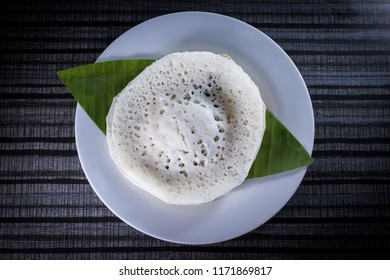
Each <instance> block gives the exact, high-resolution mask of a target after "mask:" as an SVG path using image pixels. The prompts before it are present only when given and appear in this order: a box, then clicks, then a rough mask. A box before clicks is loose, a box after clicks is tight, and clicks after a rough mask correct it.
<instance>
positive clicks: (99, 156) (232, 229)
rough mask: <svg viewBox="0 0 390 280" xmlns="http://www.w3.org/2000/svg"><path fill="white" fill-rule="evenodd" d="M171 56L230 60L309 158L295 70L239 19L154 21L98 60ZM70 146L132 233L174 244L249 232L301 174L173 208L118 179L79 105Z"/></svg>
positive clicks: (309, 120) (309, 115) (307, 107)
mask: <svg viewBox="0 0 390 280" xmlns="http://www.w3.org/2000/svg"><path fill="white" fill-rule="evenodd" d="M178 51H211V52H214V53H225V54H228V55H230V56H231V57H232V58H233V60H235V61H236V62H237V63H238V64H239V65H240V66H241V67H242V68H243V69H244V70H245V71H246V72H247V73H248V74H249V75H250V76H251V77H252V79H253V80H254V82H255V83H256V84H257V85H258V86H259V88H260V92H261V94H262V97H263V99H264V101H265V103H266V105H267V108H268V110H270V111H271V112H272V113H273V114H274V115H275V116H276V117H277V118H278V119H279V120H280V121H281V122H282V123H283V124H284V125H285V126H286V127H287V128H288V129H289V130H290V131H291V132H292V133H293V134H294V135H295V136H296V138H297V139H298V140H299V141H300V142H301V143H302V144H303V146H304V147H305V148H306V150H307V151H309V153H311V151H312V148H313V140H314V118H313V110H312V106H311V102H310V97H309V94H308V91H307V88H306V86H305V83H304V81H303V79H302V77H301V75H300V73H299V72H298V70H297V68H296V67H295V65H294V64H293V62H292V61H291V60H290V58H289V57H288V56H287V55H286V53H285V52H284V51H283V50H282V49H281V48H280V47H279V46H278V45H277V44H276V43H274V42H273V41H272V40H271V39H270V38H269V37H267V36H266V35H265V34H263V33H262V32H260V31H259V30H257V29H255V28H253V27H252V26H250V25H248V24H246V23H244V22H241V21H239V20H236V19H233V18H230V17H226V16H222V15H218V14H212V13H203V12H185V13H175V14H169V15H165V16H161V17H157V18H154V19H151V20H149V21H146V22H144V23H142V24H140V25H138V26H136V27H134V28H132V29H130V30H129V31H127V32H126V33H124V34H123V35H122V36H120V37H119V38H118V39H116V40H115V41H114V42H113V43H112V44H111V45H110V46H109V47H108V48H107V49H106V50H105V51H104V52H103V53H102V54H101V56H100V57H99V59H98V61H107V60H114V59H125V58H160V57H162V56H164V55H166V54H168V53H172V52H178ZM76 144H77V150H78V154H79V158H80V161H81V164H82V167H83V169H84V172H85V174H86V176H87V178H88V180H89V182H90V184H91V186H92V187H93V189H94V190H95V192H96V193H97V195H98V196H99V197H100V199H101V200H102V201H103V202H104V203H105V205H106V206H107V207H108V208H109V209H110V210H111V211H112V212H113V213H115V215H117V216H118V217H119V218H121V219H122V220H123V221H125V222H126V223H127V224H129V225H131V226H132V227H134V228H136V229H138V230H139V231H142V232H144V233H146V234H148V235H151V236H154V237H156V238H159V239H163V240H167V241H171V242H175V243H184V244H206V243H215V242H220V241H224V240H229V239H232V238H235V237H238V236H240V235H243V234H245V233H247V232H250V231H252V230H254V229H255V228H257V227H259V226H260V225H262V224H263V223H265V222H266V221H267V220H269V219H270V218H271V217H272V216H274V215H275V214H276V213H277V212H278V211H279V210H280V209H281V208H282V207H283V206H284V205H285V204H286V203H287V201H288V200H289V199H290V198H291V196H292V195H293V194H294V192H295V191H296V189H297V188H298V186H299V184H300V182H301V181H302V179H303V176H304V174H305V172H306V168H299V169H296V170H292V171H289V172H285V173H281V174H277V175H274V176H269V177H264V178H259V179H251V180H246V181H245V182H244V183H243V184H242V185H240V186H238V187H237V188H235V189H234V190H233V191H231V192H229V193H228V194H227V195H224V196H222V197H220V198H218V199H216V200H215V201H213V202H210V203H206V204H202V205H197V206H175V205H168V204H165V203H164V202H162V201H160V200H158V199H156V198H154V197H152V196H151V195H149V194H148V193H145V192H144V191H142V190H140V189H139V188H137V187H135V186H133V185H132V184H131V183H130V182H129V181H127V180H126V179H125V178H124V177H123V176H122V175H121V173H120V171H119V170H118V169H117V167H116V166H115V164H114V162H113V161H112V159H111V158H110V155H109V151H108V147H107V144H106V139H105V135H103V133H102V132H101V131H100V130H99V129H98V128H97V127H96V126H95V124H94V123H93V122H92V120H91V119H90V118H89V117H88V116H87V115H86V113H85V112H84V110H83V109H82V108H81V107H80V106H77V110H76Z"/></svg>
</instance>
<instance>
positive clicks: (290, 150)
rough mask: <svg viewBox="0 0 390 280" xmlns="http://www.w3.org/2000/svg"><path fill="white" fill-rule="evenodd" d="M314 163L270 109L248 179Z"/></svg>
mask: <svg viewBox="0 0 390 280" xmlns="http://www.w3.org/2000/svg"><path fill="white" fill-rule="evenodd" d="M312 163H313V159H312V157H311V156H310V155H309V153H308V152H307V151H306V150H305V148H304V147H303V146H302V145H301V144H300V143H299V142H298V140H297V139H296V138H295V137H294V136H293V135H292V134H291V132H290V131H289V130H288V129H287V128H286V127H285V126H284V125H283V124H282V123H281V122H280V121H279V120H277V119H276V118H275V117H274V115H272V114H271V113H270V112H269V111H267V112H266V129H265V131H264V136H263V140H262V142H261V146H260V150H259V152H258V153H257V156H256V159H255V161H254V162H253V164H252V167H251V169H250V170H249V173H248V176H247V178H246V179H251V178H258V177H264V176H269V175H273V174H277V173H281V172H285V171H289V170H292V169H295V168H298V167H302V166H307V165H310V164H312Z"/></svg>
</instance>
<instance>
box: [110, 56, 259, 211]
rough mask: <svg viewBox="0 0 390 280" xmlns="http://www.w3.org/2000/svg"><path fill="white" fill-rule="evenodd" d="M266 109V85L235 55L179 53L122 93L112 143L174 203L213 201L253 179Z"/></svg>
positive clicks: (119, 161) (132, 172) (128, 166)
mask: <svg viewBox="0 0 390 280" xmlns="http://www.w3.org/2000/svg"><path fill="white" fill-rule="evenodd" d="M265 110H266V109H265V105H264V102H263V101H262V99H261V96H260V92H259V89H258V87H257V86H256V85H255V83H254V82H253V81H252V80H251V78H250V77H249V76H248V75H247V74H246V73H245V72H244V71H243V69H242V68H241V67H240V66H239V65H237V64H236V63H235V62H234V61H233V60H232V59H231V58H230V57H228V56H226V55H219V54H214V53H211V52H183V53H172V54H169V55H167V56H164V57H163V58H161V59H159V60H157V61H156V62H154V63H153V64H152V65H150V66H149V67H147V68H146V69H145V70H144V71H143V72H142V73H141V74H140V75H138V76H137V77H136V78H135V79H134V80H133V81H131V82H130V83H129V84H128V85H127V86H126V87H125V88H124V89H123V90H122V92H121V93H120V94H118V95H117V97H115V98H114V101H113V103H112V105H111V108H110V111H109V114H108V116H107V143H108V147H109V150H110V154H111V157H112V158H113V161H114V162H115V164H116V165H117V166H118V169H119V170H120V172H121V173H122V174H123V175H124V176H125V177H126V178H127V179H128V180H130V181H131V182H132V183H133V184H134V185H136V186H138V187H139V188H141V189H143V190H145V191H147V192H149V193H150V194H152V195H154V196H156V197H158V198H160V199H161V200H163V201H164V202H166V203H170V204H200V203H206V202H209V201H212V200H214V199H216V198H218V197H220V196H222V195H224V194H226V193H227V192H229V191H230V190H232V189H233V188H235V187H236V186H238V185H240V184H241V183H242V182H243V181H244V180H245V178H246V176H247V174H248V171H249V169H250V167H251V165H252V163H253V161H254V159H255V157H256V155H257V152H258V150H259V148H260V144H261V140H262V137H263V133H264V130H265Z"/></svg>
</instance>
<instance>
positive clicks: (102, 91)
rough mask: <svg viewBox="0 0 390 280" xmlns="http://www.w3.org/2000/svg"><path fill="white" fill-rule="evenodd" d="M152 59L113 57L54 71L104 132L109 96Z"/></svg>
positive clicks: (110, 99) (110, 98)
mask: <svg viewBox="0 0 390 280" xmlns="http://www.w3.org/2000/svg"><path fill="white" fill-rule="evenodd" d="M153 61H154V60H150V59H148V60H146V59H133V60H113V61H107V62H99V63H93V64H87V65H83V66H78V67H74V68H71V69H67V70H62V71H59V72H57V75H58V76H59V77H60V79H61V80H62V82H63V83H64V84H65V86H66V87H67V88H68V90H69V91H70V92H71V94H72V95H73V97H74V98H75V99H76V101H77V102H78V103H79V104H80V105H81V107H83V108H84V110H85V112H87V114H88V116H89V117H90V118H91V119H92V120H93V121H94V122H95V124H96V125H97V126H98V127H99V128H100V130H101V131H103V133H104V134H105V133H106V116H107V114H108V110H109V109H110V106H111V103H112V99H113V98H114V97H115V96H116V95H117V94H118V93H119V92H120V91H121V90H122V89H123V88H124V87H125V86H126V85H127V84H128V83H129V82H130V81H131V80H133V79H134V78H135V77H136V76H137V75H138V74H139V73H141V72H142V71H143V70H144V69H145V67H147V66H148V65H150V64H151V63H153Z"/></svg>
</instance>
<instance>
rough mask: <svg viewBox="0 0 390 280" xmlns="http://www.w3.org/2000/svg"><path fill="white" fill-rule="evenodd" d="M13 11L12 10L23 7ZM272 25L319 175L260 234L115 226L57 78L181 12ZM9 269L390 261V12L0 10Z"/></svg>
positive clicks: (275, 5) (206, 5) (119, 6)
mask: <svg viewBox="0 0 390 280" xmlns="http://www.w3.org/2000/svg"><path fill="white" fill-rule="evenodd" d="M11 3H12V4H11ZM190 10H201V11H209V12H216V13H221V14H225V15H229V16H232V17H235V18H237V19H240V20H243V21H245V22H247V23H249V24H251V25H252V26H254V27H256V28H259V29H261V30H262V31H263V32H264V33H266V34H267V35H269V36H270V37H271V38H272V39H273V40H274V41H276V42H277V43H278V44H279V45H280V46H281V47H282V48H283V49H284V50H285V51H286V52H287V53H288V54H289V55H290V57H291V58H292V60H293V61H294V62H295V64H296V65H297V67H298V68H299V70H300V72H301V73H302V76H303V78H304V79H305V82H306V83H307V86H308V89H309V92H310V96H311V99H312V102H313V108H314V114H315V125H316V132H315V146H314V152H313V156H314V158H315V164H314V165H312V166H311V167H310V168H309V170H308V172H307V174H306V176H305V178H304V180H303V182H302V185H301V186H300V187H299V189H298V191H297V192H296V194H295V195H294V196H293V198H292V199H291V200H290V201H289V203H288V204H287V205H286V206H285V207H284V208H283V209H282V210H281V211H280V212H279V213H278V214H277V215H276V216H275V217H274V218H272V219H271V220H270V221H269V222H267V223H266V224H265V225H263V226H262V227H260V228H258V229H256V230H254V231H253V232H250V233H248V234H246V235H244V236H242V237H240V238H236V239H234V240H231V241H227V242H222V243H218V244H211V245H204V246H186V245H177V244H172V243H169V242H164V241H161V240H157V239H154V238H152V237H149V236H147V235H144V234H143V233H140V232H138V231H136V230H135V229H133V228H131V227H130V226H128V225H126V224H125V223H123V222H122V221H121V220H119V219H118V218H117V217H115V216H114V215H113V214H112V213H111V212H110V211H109V210H108V209H107V208H106V207H105V206H104V204H103V203H102V202H101V201H100V200H99V198H98V197H97V196H96V195H95V193H94V192H93V190H92V188H91V187H90V185H89V183H88V181H87V179H86V177H85V175H84V173H83V170H82V168H81V166H80V163H79V160H78V157H77V150H76V145H75V138H74V114H75V108H76V102H75V101H74V100H73V99H72V98H71V96H70V94H69V93H68V92H67V90H66V89H65V87H64V86H63V85H62V84H61V82H60V81H59V79H58V78H57V77H56V74H55V73H56V71H58V70H61V69H65V68H69V67H73V66H77V65H82V64H86V63H91V62H94V61H95V60H96V58H97V57H98V55H99V54H100V53H101V52H102V51H103V50H104V49H105V48H106V47H107V46H108V45H109V44H110V43H111V42H112V41H113V40H114V39H115V38H117V37H118V36H119V35H121V34H122V33H123V32H125V31H127V30H128V29H129V28H131V27H133V26H135V25H136V24H138V23H140V22H142V21H145V20H147V19H150V18H152V17H155V16H158V15H163V14H167V13H171V12H177V11H190ZM0 38H1V39H0V259H382V258H389V257H390V253H389V252H390V235H389V233H390V218H389V216H390V215H389V214H390V207H389V206H390V186H389V177H390V176H389V170H390V160H389V157H390V153H389V151H390V147H389V138H390V130H389V126H390V112H389V110H388V107H389V103H390V82H389V81H390V66H389V64H390V6H389V4H388V3H386V1H376V2H375V3H371V2H370V3H364V2H362V1H351V2H344V1H340V2H339V1H326V2H325V1H324V2H322V1H310V2H306V3H301V2H298V1H297V2H295V3H294V2H287V1H245V2H239V1H225V2H222V3H221V1H182V2H172V1H156V2H155V1H96V2H84V1H74V2H66V3H65V2H54V1H41V2H39V1H18V2H15V1H12V2H8V3H6V4H2V7H1V9H0Z"/></svg>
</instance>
